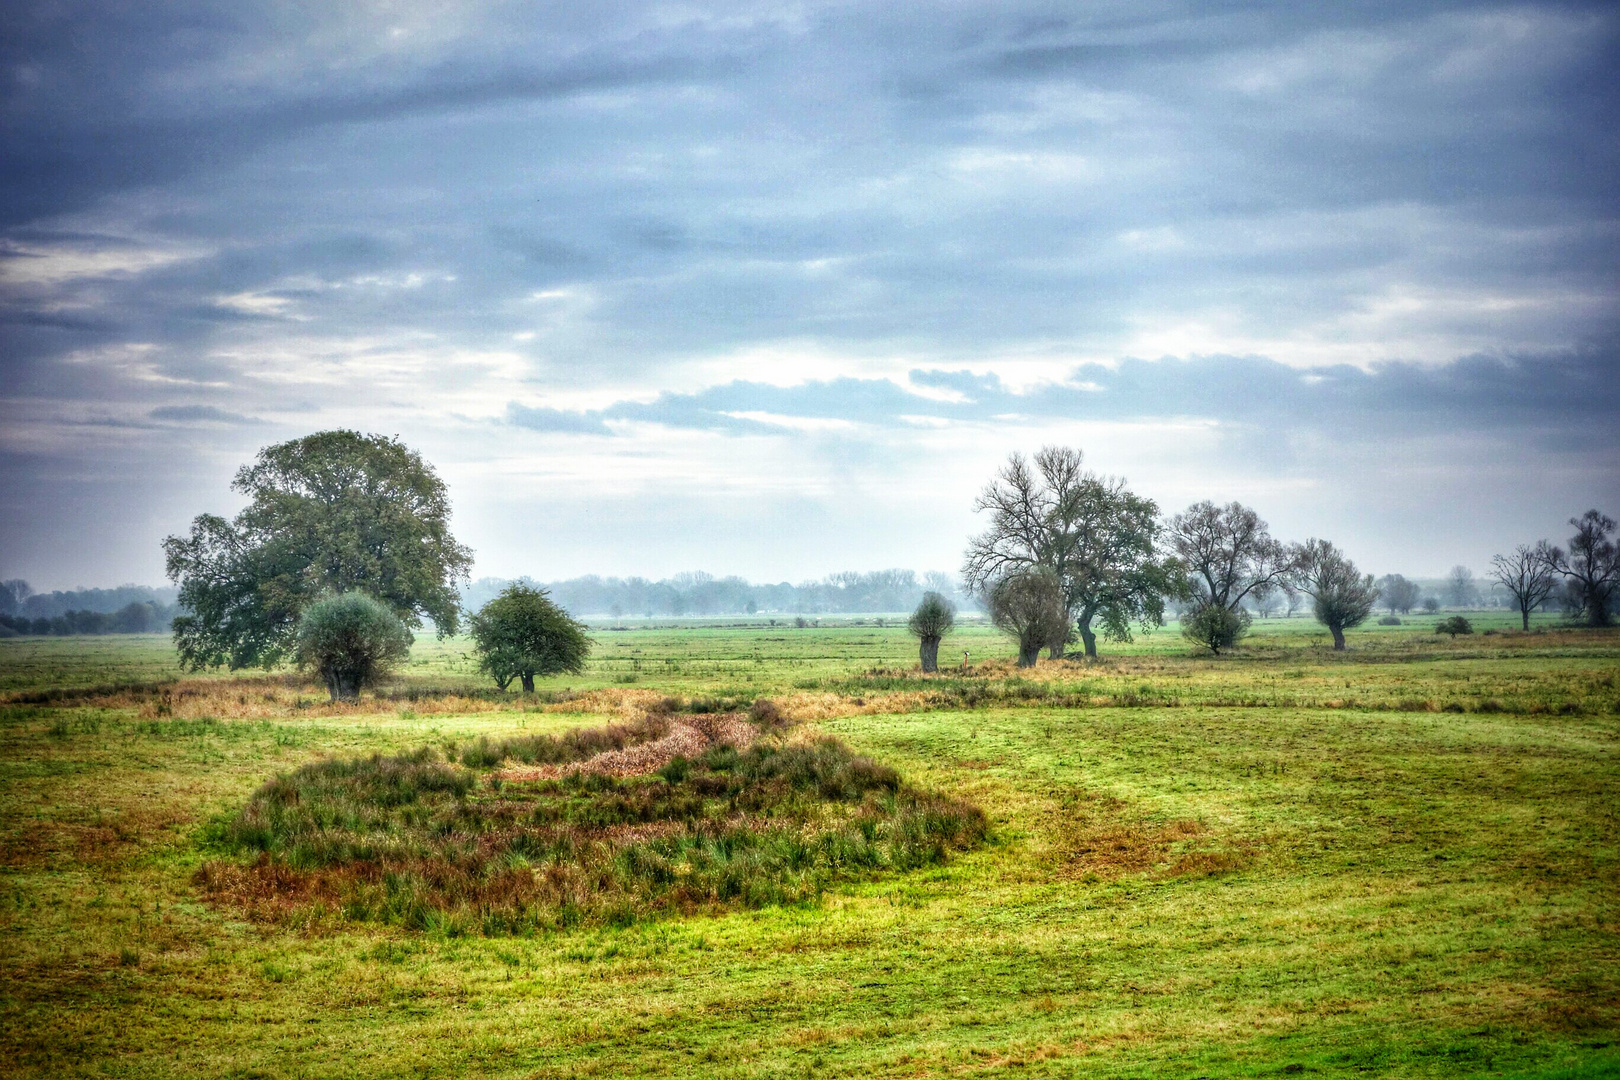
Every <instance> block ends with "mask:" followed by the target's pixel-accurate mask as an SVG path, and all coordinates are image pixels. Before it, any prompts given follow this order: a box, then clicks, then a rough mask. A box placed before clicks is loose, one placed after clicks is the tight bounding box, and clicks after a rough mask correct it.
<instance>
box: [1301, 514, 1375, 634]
mask: <svg viewBox="0 0 1620 1080" xmlns="http://www.w3.org/2000/svg"><path fill="white" fill-rule="evenodd" d="M1293 557H1294V571H1293V585H1294V588H1296V589H1298V590H1299V591H1300V592H1302V593H1304V594H1305V595H1306V596H1309V597H1310V598H1311V607H1312V610H1313V611H1314V613H1315V615H1316V621H1317V622H1319V623H1321V624H1322V625H1323V626H1326V627H1327V628H1328V630H1329V631H1331V632H1332V634H1333V648H1334V649H1335V650H1336V651H1339V652H1343V651H1344V632H1345V631H1346V630H1348V629H1350V628H1351V627H1353V626H1360V625H1361V624H1362V623H1363V622H1366V620H1367V616H1368V615H1371V614H1372V609H1373V604H1374V603H1376V602H1377V600H1378V586H1377V585H1376V584H1374V582H1373V576H1372V575H1371V574H1362V573H1361V572H1360V571H1359V570H1357V569H1356V564H1355V563H1353V562H1351V561H1350V560H1349V558H1347V557H1346V556H1345V554H1344V553H1343V552H1341V551H1340V550H1339V549H1338V548H1336V547H1334V546H1333V545H1332V544H1330V543H1328V542H1327V541H1326V540H1316V539H1311V540H1307V541H1305V543H1303V544H1300V545H1298V546H1296V547H1295V548H1294V549H1293Z"/></svg>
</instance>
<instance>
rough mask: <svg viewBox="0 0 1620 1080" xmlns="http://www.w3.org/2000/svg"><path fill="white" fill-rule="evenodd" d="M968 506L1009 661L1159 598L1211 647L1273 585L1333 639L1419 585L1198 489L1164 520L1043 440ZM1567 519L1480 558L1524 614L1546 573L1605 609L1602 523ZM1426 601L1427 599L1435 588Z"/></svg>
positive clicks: (1460, 594)
mask: <svg viewBox="0 0 1620 1080" xmlns="http://www.w3.org/2000/svg"><path fill="white" fill-rule="evenodd" d="M974 509H975V510H976V511H979V512H986V511H987V512H989V514H990V524H989V527H988V528H987V529H986V530H985V531H984V532H983V533H981V534H980V535H979V536H976V537H974V538H973V539H972V540H971V541H970V542H969V545H968V549H967V553H966V558H965V561H964V563H963V567H962V577H963V579H964V581H965V582H966V583H967V585H968V587H969V589H970V590H972V591H973V593H974V594H975V595H977V596H979V597H982V598H983V599H984V601H985V603H986V606H987V607H988V609H989V612H990V618H991V621H992V622H994V623H995V625H997V626H998V627H1000V628H1002V629H1003V630H1005V631H1006V632H1007V633H1008V634H1010V635H1011V636H1013V637H1014V638H1015V639H1016V640H1017V641H1018V653H1019V663H1020V664H1026V665H1027V664H1032V663H1034V662H1035V658H1036V656H1037V655H1038V654H1039V652H1040V650H1041V649H1042V648H1045V649H1048V650H1049V651H1050V652H1051V654H1052V655H1053V656H1059V655H1062V653H1063V652H1064V650H1065V649H1066V648H1067V646H1068V645H1069V644H1070V643H1072V642H1073V641H1074V640H1075V639H1076V638H1078V639H1079V641H1080V642H1081V643H1082V645H1083V648H1084V651H1085V655H1087V656H1096V655H1097V638H1098V637H1099V636H1102V637H1104V638H1107V639H1109V640H1114V641H1129V640H1130V638H1131V628H1132V626H1133V625H1134V626H1142V627H1147V626H1158V625H1162V624H1163V622H1164V612H1165V607H1166V604H1167V603H1168V602H1174V603H1178V604H1180V605H1182V606H1183V610H1182V613H1181V628H1182V633H1183V634H1184V635H1185V636H1186V637H1187V638H1188V639H1190V640H1192V641H1194V642H1196V643H1197V644H1199V645H1201V646H1203V647H1205V648H1208V649H1210V650H1211V651H1213V652H1216V653H1219V652H1220V651H1221V650H1222V649H1226V648H1230V647H1231V646H1233V645H1235V644H1236V643H1237V642H1238V641H1239V640H1240V639H1241V638H1242V637H1243V635H1244V634H1245V633H1246V632H1247V631H1248V629H1249V626H1250V622H1251V615H1250V613H1249V610H1250V608H1251V607H1255V608H1260V609H1262V610H1264V609H1265V608H1266V607H1267V606H1268V605H1269V603H1270V601H1272V600H1273V599H1274V598H1276V597H1278V596H1285V597H1287V598H1288V601H1289V604H1288V606H1289V608H1290V610H1292V608H1293V606H1294V603H1295V601H1296V598H1298V597H1304V598H1306V599H1308V600H1309V601H1310V604H1311V609H1312V613H1313V614H1314V615H1315V616H1316V619H1317V620H1318V621H1319V622H1321V623H1322V624H1323V625H1324V626H1325V627H1327V629H1328V631H1329V633H1331V634H1332V635H1333V647H1334V648H1335V649H1338V650H1342V649H1344V648H1345V637H1344V633H1345V631H1346V630H1348V629H1350V628H1352V627H1355V626H1358V625H1360V624H1361V623H1362V622H1364V621H1366V619H1367V617H1368V616H1369V615H1370V614H1371V613H1372V611H1373V607H1374V605H1375V604H1377V603H1378V602H1379V601H1380V600H1382V602H1383V603H1384V604H1386V605H1387V606H1388V607H1389V608H1390V610H1391V612H1392V613H1393V612H1395V611H1401V612H1409V611H1411V610H1412V608H1413V607H1414V606H1416V605H1417V604H1418V603H1419V602H1420V597H1421V590H1420V589H1419V588H1418V586H1417V585H1416V584H1414V583H1412V582H1410V581H1408V580H1406V578H1404V577H1402V576H1401V575H1399V574H1392V575H1387V576H1386V577H1384V578H1383V579H1382V580H1380V581H1376V582H1375V581H1374V580H1373V577H1372V575H1370V574H1363V573H1362V572H1361V571H1360V570H1358V569H1357V567H1356V565H1355V563H1354V562H1353V561H1351V559H1350V558H1349V557H1348V556H1347V555H1345V554H1344V553H1343V552H1342V551H1340V550H1339V549H1338V548H1337V547H1335V546H1334V545H1333V544H1332V543H1330V542H1329V541H1327V540H1322V539H1318V538H1314V537H1313V538H1311V539H1308V540H1306V541H1305V542H1304V543H1297V544H1284V543H1282V542H1281V541H1279V540H1277V539H1275V538H1273V537H1272V535H1271V533H1270V530H1269V528H1268V527H1267V525H1266V523H1265V522H1264V521H1263V520H1261V518H1260V516H1259V515H1258V514H1256V513H1255V512H1254V511H1253V510H1252V509H1250V508H1249V507H1246V506H1243V505H1242V504H1240V503H1236V502H1234V503H1229V504H1227V505H1225V506H1217V505H1216V504H1214V503H1212V502H1208V501H1205V502H1200V503H1195V504H1194V505H1192V506H1190V507H1188V508H1187V510H1185V511H1184V512H1182V513H1179V514H1175V515H1173V516H1172V517H1170V518H1168V519H1167V520H1166V519H1162V518H1161V517H1160V515H1159V508H1158V506H1157V505H1156V504H1155V503H1154V502H1153V501H1152V500H1151V499H1144V498H1142V497H1140V496H1138V495H1135V494H1134V493H1132V492H1131V491H1130V490H1129V489H1127V488H1126V486H1125V483H1124V481H1123V480H1119V479H1114V478H1107V477H1102V476H1099V475H1097V474H1096V473H1093V472H1090V471H1088V470H1087V469H1085V468H1084V467H1083V464H1082V457H1081V453H1080V451H1079V450H1075V449H1071V448H1068V447H1052V446H1049V447H1046V448H1044V449H1042V450H1041V451H1040V452H1039V453H1037V454H1036V455H1035V457H1034V460H1033V462H1030V461H1027V460H1026V459H1025V458H1024V457H1023V456H1022V455H1020V454H1014V455H1012V456H1011V458H1009V459H1008V462H1007V464H1006V465H1005V466H1004V467H1003V468H1002V469H1001V471H1000V472H999V473H998V474H997V476H996V478H995V479H994V480H993V481H992V482H991V483H990V484H989V485H988V486H987V487H986V488H985V490H984V492H983V493H982V494H981V495H980V496H979V498H978V500H977V501H976V503H975V504H974ZM1570 524H1571V525H1572V526H1574V527H1575V535H1574V536H1572V537H1571V538H1570V541H1569V546H1568V549H1567V550H1566V549H1561V548H1558V547H1555V546H1553V545H1551V544H1549V543H1547V542H1546V541H1542V542H1541V543H1540V544H1537V545H1535V546H1534V547H1530V546H1521V547H1520V548H1519V549H1518V550H1517V551H1516V552H1515V553H1514V554H1513V555H1512V556H1500V555H1499V556H1497V557H1496V559H1495V561H1494V563H1493V577H1494V579H1495V581H1496V582H1497V583H1498V584H1500V585H1501V586H1502V587H1503V588H1504V589H1506V590H1507V592H1508V593H1509V594H1510V595H1512V596H1513V597H1514V599H1515V602H1516V604H1517V605H1518V607H1519V610H1520V612H1521V614H1522V616H1523V619H1524V626H1525V628H1526V629H1528V628H1529V615H1530V612H1531V611H1532V610H1534V609H1535V608H1537V607H1539V606H1540V605H1542V604H1544V603H1545V602H1547V600H1548V598H1549V597H1551V596H1552V595H1553V594H1554V591H1555V590H1557V589H1559V588H1561V589H1562V590H1563V594H1564V603H1565V606H1566V608H1567V609H1568V610H1570V611H1571V612H1573V613H1578V614H1579V615H1580V616H1581V617H1582V618H1583V619H1584V620H1585V621H1586V622H1587V623H1588V624H1589V625H1592V626H1603V625H1606V624H1607V623H1608V622H1609V620H1610V618H1611V615H1612V613H1613V610H1614V607H1615V603H1616V596H1617V592H1620V549H1617V546H1616V544H1615V543H1614V540H1613V536H1614V532H1615V528H1616V525H1615V522H1614V521H1613V520H1612V519H1610V518H1609V517H1607V516H1606V515H1603V514H1600V513H1599V512H1598V511H1596V510H1592V511H1589V512H1587V513H1586V514H1585V515H1584V516H1583V517H1580V518H1573V519H1571V521H1570ZM1447 589H1448V592H1449V593H1450V594H1451V596H1452V599H1453V602H1454V603H1456V604H1457V605H1458V606H1461V605H1462V604H1464V603H1466V602H1468V601H1469V600H1470V599H1472V597H1473V596H1475V595H1476V590H1475V586H1474V582H1473V574H1472V572H1471V571H1469V570H1468V569H1467V568H1466V567H1462V566H1458V567H1454V568H1453V569H1452V571H1451V574H1450V576H1449V578H1448V580H1447ZM1423 602H1424V603H1425V606H1427V607H1429V609H1430V610H1435V609H1438V606H1439V603H1438V601H1437V600H1434V599H1433V598H1430V599H1428V600H1425V601H1423Z"/></svg>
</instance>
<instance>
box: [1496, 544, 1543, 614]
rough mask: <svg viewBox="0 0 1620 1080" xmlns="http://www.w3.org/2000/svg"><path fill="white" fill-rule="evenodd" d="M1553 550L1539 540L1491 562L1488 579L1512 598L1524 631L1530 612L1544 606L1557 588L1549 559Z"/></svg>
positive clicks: (1520, 546)
mask: <svg viewBox="0 0 1620 1080" xmlns="http://www.w3.org/2000/svg"><path fill="white" fill-rule="evenodd" d="M1556 551H1557V549H1556V548H1554V547H1553V546H1552V545H1551V544H1549V543H1547V541H1545V540H1543V541H1541V542H1540V543H1538V544H1536V545H1535V546H1534V547H1531V546H1530V545H1529V544H1520V545H1519V546H1518V547H1516V548H1514V549H1513V554H1511V555H1497V556H1496V557H1495V558H1493V559H1491V577H1492V578H1493V579H1495V581H1496V583H1497V584H1498V585H1501V586H1502V588H1504V589H1506V590H1507V591H1508V593H1509V594H1510V595H1511V596H1512V597H1513V603H1514V605H1515V606H1516V607H1517V608H1518V609H1519V619H1520V621H1521V623H1522V624H1523V627H1524V629H1526V630H1528V629H1530V613H1531V612H1532V611H1534V610H1536V609H1537V608H1539V607H1540V606H1541V605H1543V604H1545V603H1546V602H1547V600H1548V598H1550V597H1551V596H1552V594H1553V590H1554V589H1556V588H1558V568H1557V565H1556V562H1555V560H1554V558H1553V556H1554V554H1555V553H1556Z"/></svg>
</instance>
